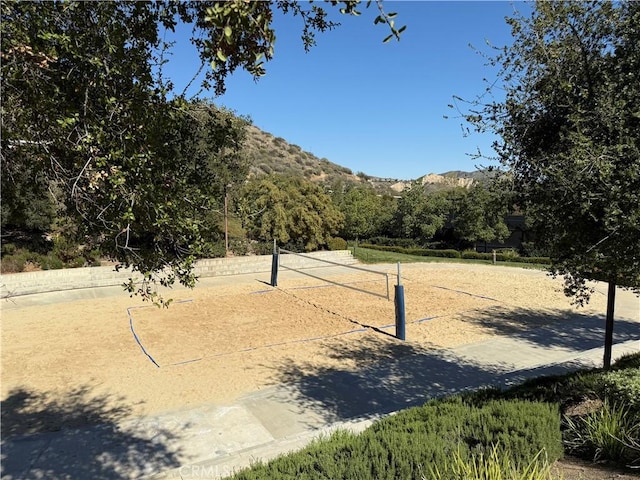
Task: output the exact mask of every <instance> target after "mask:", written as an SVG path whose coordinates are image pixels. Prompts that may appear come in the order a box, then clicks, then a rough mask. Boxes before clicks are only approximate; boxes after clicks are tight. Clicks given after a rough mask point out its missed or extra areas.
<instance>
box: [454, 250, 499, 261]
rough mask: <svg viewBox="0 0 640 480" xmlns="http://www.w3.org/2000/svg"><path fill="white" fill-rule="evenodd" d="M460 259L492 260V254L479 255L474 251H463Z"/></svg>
mask: <svg viewBox="0 0 640 480" xmlns="http://www.w3.org/2000/svg"><path fill="white" fill-rule="evenodd" d="M461 257H462V258H468V259H473V260H493V254H492V253H480V252H476V251H475V250H465V251H464V252H462V255H461Z"/></svg>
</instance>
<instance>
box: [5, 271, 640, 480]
mask: <svg viewBox="0 0 640 480" xmlns="http://www.w3.org/2000/svg"><path fill="white" fill-rule="evenodd" d="M387 267H388V266H387ZM252 278H254V276H252ZM206 281H207V282H211V283H215V282H219V281H222V280H220V279H214V278H211V279H206ZM225 281H229V279H226V280H225ZM235 281H241V279H240V278H237V279H235ZM101 291H102V292H103V293H105V294H106V293H107V290H104V289H103V290H101ZM85 294H86V295H90V294H91V293H90V291H86V292H85ZM43 295H45V297H42V296H29V297H22V298H21V299H19V300H20V301H21V302H23V303H26V304H28V303H31V302H34V303H38V302H44V303H50V302H52V301H56V300H61V297H60V296H59V294H43ZM56 295H57V296H56ZM74 295H76V296H77V295H78V292H76V293H74ZM38 297H39V298H38ZM54 297H55V298H54ZM17 300H18V299H17ZM32 304H33V303H32ZM617 304H618V305H617V310H618V312H620V315H619V316H618V318H617V323H616V342H617V343H616V345H615V348H614V351H613V356H614V358H617V357H619V356H621V355H623V354H626V353H632V352H639V351H640V303H639V300H638V298H637V297H634V296H632V295H631V294H629V293H628V292H621V293H620V294H619V295H618V299H617ZM578 322H579V320H576V325H567V324H566V323H565V324H564V325H563V328H562V331H558V330H555V329H554V328H552V327H545V328H546V330H545V329H544V328H543V329H541V331H539V332H537V333H536V336H532V337H530V338H511V337H507V336H496V337H495V338H492V339H491V340H487V341H483V342H479V343H475V344H468V345H463V346H459V347H457V348H451V349H445V350H430V351H427V350H422V349H421V350H418V349H416V348H415V347H412V346H410V345H407V344H405V343H402V342H397V343H392V344H390V345H391V346H390V348H389V351H388V352H386V353H387V355H386V356H385V357H384V358H380V360H379V361H375V362H373V363H371V362H366V363H365V362H364V361H363V362H362V366H360V367H359V366H358V359H359V357H358V356H359V355H362V358H363V359H364V358H365V356H366V355H367V353H368V352H366V351H350V352H342V353H341V354H343V355H345V358H347V355H348V356H350V358H351V359H353V358H355V360H356V368H352V369H347V370H337V369H332V370H322V371H318V372H312V373H306V374H301V373H300V372H292V375H291V382H289V383H287V384H286V385H282V386H279V387H274V388H269V389H265V390H262V391H259V392H255V393H252V394H249V395H246V396H244V397H241V398H239V399H238V400H237V401H236V402H235V403H233V404H230V405H203V406H201V407H199V408H193V409H188V410H179V411H173V412H164V413H163V414H161V415H156V416H152V417H145V418H139V419H129V420H126V421H122V422H119V423H117V424H116V425H94V426H89V427H84V428H76V429H67V430H64V431H59V432H51V433H44V434H37V435H29V436H14V437H11V438H3V441H2V478H3V479H7V480H9V479H10V480H17V479H25V480H26V479H33V478H52V479H63V478H64V479H67V478H69V479H88V478H92V479H125V478H127V479H128V478H147V479H153V480H160V479H205V478H206V479H215V478H221V477H224V476H227V475H230V474H232V473H233V472H234V471H237V470H238V469H240V468H242V467H246V466H249V465H250V464H251V463H254V462H256V461H258V460H268V459H270V458H273V457H275V456H277V455H279V454H282V453H285V452H288V451H292V450H296V449H299V448H302V447H303V446H305V445H306V444H308V443H309V442H310V441H311V440H312V439H314V438H317V437H318V436H319V435H324V434H327V433H329V432H331V431H334V430H335V429H338V428H347V429H350V430H354V431H360V430H362V429H364V428H366V427H367V426H368V425H370V424H371V423H372V422H373V421H375V419H377V418H380V417H383V416H385V415H388V414H391V413H393V412H395V411H398V410H400V409H403V408H406V407H409V406H413V405H419V404H421V403H424V401H425V400H427V399H429V398H433V397H438V396H442V395H447V394H451V393H455V392H460V391H463V390H469V389H476V388H479V387H482V386H508V385H512V384H516V383H519V382H521V381H522V380H524V379H526V378H531V377H536V376H540V375H546V374H551V373H560V372H565V371H568V370H572V369H576V368H581V367H585V366H598V365H601V364H602V353H603V349H602V347H601V342H602V339H603V338H604V334H603V332H602V329H601V328H600V327H598V328H599V329H598V328H595V329H594V328H592V327H589V328H584V326H583V327H582V328H579V327H580V326H579V324H578ZM573 327H576V328H573ZM566 333H572V334H571V335H566ZM339 353H340V352H336V354H339Z"/></svg>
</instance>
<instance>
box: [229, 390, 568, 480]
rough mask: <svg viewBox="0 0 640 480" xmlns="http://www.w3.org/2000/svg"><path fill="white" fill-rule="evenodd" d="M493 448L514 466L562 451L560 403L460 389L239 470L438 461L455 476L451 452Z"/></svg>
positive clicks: (400, 466) (256, 475)
mask: <svg viewBox="0 0 640 480" xmlns="http://www.w3.org/2000/svg"><path fill="white" fill-rule="evenodd" d="M494 448H499V449H500V454H501V456H504V455H509V460H510V464H511V465H526V464H528V463H529V462H530V460H531V459H532V458H534V457H535V456H536V455H537V454H538V453H539V452H541V451H544V452H545V455H546V456H547V457H548V458H549V459H550V460H551V461H554V460H555V459H557V458H559V457H560V456H561V455H562V442H561V436H560V417H559V414H558V409H557V407H555V406H553V405H550V404H546V403H541V402H528V401H519V400H510V401H507V400H488V401H485V400H479V399H474V398H473V397H467V398H464V399H463V397H462V396H455V397H452V398H449V399H441V400H432V401H430V402H428V403H426V404H425V405H424V406H422V407H415V408H410V409H407V410H404V411H402V412H400V413H398V414H396V415H393V416H390V417H387V418H385V419H383V420H381V421H379V422H377V423H375V424H374V425H372V426H371V427H370V428H368V429H367V430H365V431H364V432H362V433H361V434H357V435H356V434H352V433H347V432H337V433H336V434H334V435H332V436H331V437H329V438H326V439H322V440H320V441H316V442H315V443H313V444H311V445H310V446H308V447H307V448H305V449H303V450H301V451H299V452H296V453H292V454H289V455H285V456H283V457H280V458H278V459H275V460H273V461H271V462H269V463H267V464H258V465H255V466H253V467H252V468H251V469H248V470H245V471H243V472H240V473H238V474H237V475H236V476H235V477H233V478H235V479H236V480H241V479H242V480H249V479H256V480H257V479H263V478H269V479H284V478H287V479H293V478H296V479H310V478H332V479H333V478H349V479H372V478H375V479H398V478H406V479H411V478H421V477H422V476H424V475H427V474H428V472H429V469H432V468H437V470H438V471H439V472H441V473H443V475H444V476H441V478H453V477H452V475H450V473H451V472H449V471H448V470H449V464H450V459H451V458H452V457H453V456H454V455H455V454H459V455H460V456H461V458H464V459H466V460H470V459H471V458H472V457H474V456H477V455H478V454H483V455H486V456H489V455H490V454H491V452H492V450H493V449H494Z"/></svg>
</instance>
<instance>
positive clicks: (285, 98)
mask: <svg viewBox="0 0 640 480" xmlns="http://www.w3.org/2000/svg"><path fill="white" fill-rule="evenodd" d="M384 5H385V10H386V11H387V12H391V11H395V12H397V13H398V17H397V19H396V24H397V26H400V25H407V29H406V31H405V32H404V33H403V35H402V39H401V40H400V42H396V41H395V40H394V41H391V42H389V43H386V44H383V43H382V39H383V38H384V37H385V36H386V35H387V34H388V30H387V29H386V27H385V26H382V25H373V19H374V18H375V16H376V15H377V9H376V7H375V4H372V5H371V7H370V8H369V9H368V10H367V9H364V5H363V8H361V10H362V11H363V14H362V15H361V16H360V17H346V16H342V15H339V14H337V12H336V19H337V20H339V21H340V22H341V23H342V25H341V26H340V27H338V28H337V29H336V30H334V31H331V32H327V33H325V34H319V35H318V36H317V39H316V40H317V45H316V46H315V47H314V48H312V50H311V51H310V52H309V53H305V52H304V49H303V46H302V41H301V40H300V33H301V24H300V21H299V19H298V18H294V17H291V16H287V17H284V18H283V17H282V16H277V17H276V21H275V24H274V25H275V30H276V37H277V39H276V45H275V57H274V60H272V61H271V62H268V63H267V64H266V68H267V75H266V76H265V77H263V78H261V79H260V80H259V81H258V82H257V83H256V82H254V81H253V79H252V78H251V77H250V76H249V75H248V74H246V73H244V72H241V73H237V74H234V75H233V76H232V77H231V78H229V79H228V82H227V93H226V94H225V95H224V96H222V97H218V98H213V101H214V102H215V103H216V104H219V105H224V106H225V107H227V108H230V109H232V110H234V111H236V112H237V113H239V114H242V115H248V116H250V117H251V119H252V121H253V123H254V124H255V125H256V126H258V127H259V128H261V129H262V130H265V131H267V132H269V133H271V134H273V135H275V136H277V137H283V138H285V139H286V140H287V141H288V142H290V143H294V144H296V145H299V146H300V147H302V148H303V149H304V150H306V151H309V152H311V153H313V154H315V155H316V156H317V157H319V158H323V157H324V158H327V159H328V160H330V161H332V162H334V163H337V164H339V165H342V166H345V167H348V168H350V169H351V170H353V172H354V173H356V172H364V173H366V174H369V175H375V176H380V177H392V178H400V179H415V178H418V177H420V176H422V175H425V174H427V173H443V172H446V171H450V170H466V171H471V170H474V169H475V168H476V167H477V166H479V165H489V164H490V163H491V162H489V161H487V160H477V159H474V158H472V157H471V156H470V154H473V153H475V152H476V151H477V150H478V149H480V151H481V152H482V153H483V154H487V155H490V154H491V153H492V150H491V148H490V145H491V142H492V140H493V137H492V136H491V135H490V134H483V135H480V134H477V133H472V134H471V135H470V136H467V137H465V136H464V135H463V129H462V125H461V124H462V123H463V121H462V120H461V119H459V118H449V119H445V118H444V116H445V115H449V116H453V117H455V115H456V112H455V111H452V110H451V109H449V108H448V106H447V105H449V104H450V103H452V101H453V96H454V95H458V96H460V97H463V98H469V99H473V98H475V97H476V96H477V95H480V94H482V93H483V92H484V90H485V88H486V86H487V84H486V83H485V82H484V81H483V79H485V78H486V79H488V80H493V79H494V78H495V70H494V69H492V68H491V67H489V66H487V65H486V63H487V61H486V59H484V58H483V57H482V56H481V55H479V54H478V53H477V52H476V51H474V49H473V48H471V47H470V44H471V45H473V46H474V47H477V48H478V49H479V50H480V51H483V52H490V48H489V47H488V46H487V44H486V42H487V41H488V42H490V43H491V44H493V45H497V46H502V45H506V44H509V43H511V36H510V29H509V27H508V26H507V25H506V23H505V21H504V17H505V16H509V15H512V14H513V12H514V8H517V9H520V10H523V9H526V8H527V7H526V6H525V5H524V4H522V3H512V2H506V1H505V2H484V1H476V2H457V1H448V2H426V1H424V2H423V1H409V2H407V1H403V2H392V1H388V2H385V3H384ZM328 8H331V7H330V6H328ZM187 37H188V32H186V31H178V32H177V37H176V39H177V40H178V44H177V45H176V49H175V53H174V55H173V57H172V58H171V60H170V62H169V64H168V65H167V66H166V67H165V75H168V76H169V77H171V78H172V79H173V81H174V83H175V84H176V88H177V89H178V90H180V89H181V88H182V87H183V86H184V85H186V83H187V82H188V79H189V78H190V77H191V76H192V75H193V74H194V73H195V72H196V71H197V69H198V67H199V61H198V58H197V55H196V54H195V52H193V49H192V48H190V47H189V45H188V42H185V41H184V39H185V38H187ZM212 95H213V94H212V93H208V92H204V93H203V94H202V95H201V96H203V97H210V98H212Z"/></svg>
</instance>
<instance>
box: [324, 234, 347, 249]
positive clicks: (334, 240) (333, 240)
mask: <svg viewBox="0 0 640 480" xmlns="http://www.w3.org/2000/svg"><path fill="white" fill-rule="evenodd" d="M327 247H329V250H346V249H347V241H346V240H345V239H344V238H341V237H330V238H329V239H328V240H327Z"/></svg>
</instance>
